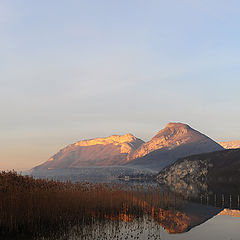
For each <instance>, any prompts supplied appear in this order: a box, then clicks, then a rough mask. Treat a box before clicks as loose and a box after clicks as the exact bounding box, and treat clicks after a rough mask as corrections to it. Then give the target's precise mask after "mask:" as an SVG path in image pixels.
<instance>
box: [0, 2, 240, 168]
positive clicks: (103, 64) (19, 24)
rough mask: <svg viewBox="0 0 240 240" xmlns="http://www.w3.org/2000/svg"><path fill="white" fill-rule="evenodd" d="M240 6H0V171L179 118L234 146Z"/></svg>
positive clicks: (239, 118)
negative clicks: (77, 143) (67, 147)
mask: <svg viewBox="0 0 240 240" xmlns="http://www.w3.org/2000/svg"><path fill="white" fill-rule="evenodd" d="M239 23H240V2H239V1H237V0H236V1H231V0H225V1H223V0H208V1H207V0H198V1H197V0H195V1H192V0H168V1H161V0H155V1H150V0H147V1H146V0H144V1H143V0H121V1H113V0H108V1H106V0H101V1H99V0H88V1H87V0H86V1H83V0H82V1H81V0H51V1H49V0H41V1H32V0H21V1H19V0H15V1H14V0H0V109H1V115H0V116H1V117H0V132H1V134H0V169H1V168H4V169H7V168H8V169H9V168H15V169H21V168H31V167H33V166H35V165H36V164H38V163H40V162H43V161H45V160H47V159H48V158H49V157H50V156H51V155H52V154H54V153H55V152H56V151H57V150H58V149H59V148H62V147H64V146H65V145H67V144H70V143H72V142H75V141H78V140H81V139H86V138H93V137H95V136H96V137H99V136H108V135H112V134H124V133H127V132H131V133H133V134H134V135H135V136H137V137H140V138H143V139H144V140H148V139H150V138H151V137H152V136H153V135H155V134H156V132H157V131H158V130H160V129H161V128H163V127H164V126H165V125H166V124H167V122H170V121H180V122H185V123H188V124H189V125H191V126H192V127H193V128H196V129H198V130H199V131H201V132H203V133H205V134H207V135H208V136H210V137H212V138H213V139H215V140H233V139H240V111H239V104H240V94H239V91H240V81H239V76H240V46H239V43H240V27H239Z"/></svg>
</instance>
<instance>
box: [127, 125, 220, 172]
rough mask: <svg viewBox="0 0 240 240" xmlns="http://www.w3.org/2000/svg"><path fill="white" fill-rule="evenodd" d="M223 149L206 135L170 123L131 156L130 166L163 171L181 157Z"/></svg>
mask: <svg viewBox="0 0 240 240" xmlns="http://www.w3.org/2000/svg"><path fill="white" fill-rule="evenodd" d="M222 149H223V148H222V147H221V146H220V145H219V144H218V143H216V142H214V141H213V140H212V139H210V138H209V137H207V136H205V135H204V134H202V133H200V132H198V131H196V130H194V129H192V128H191V127H190V126H188V125H186V124H183V123H169V124H167V126H166V127H165V128H164V129H162V130H161V131H160V132H158V134H157V135H156V136H154V137H153V138H152V139H151V140H150V141H149V142H146V143H144V144H143V145H142V146H141V147H139V148H138V149H137V150H136V151H134V152H132V153H131V154H130V158H131V159H133V160H132V161H131V162H129V163H128V164H129V165H139V166H146V167H149V168H154V169H158V170H161V169H162V168H163V167H165V166H167V165H169V164H171V163H173V162H175V161H176V160H177V159H178V158H180V157H185V156H189V155H192V154H197V153H203V152H212V151H218V150H222Z"/></svg>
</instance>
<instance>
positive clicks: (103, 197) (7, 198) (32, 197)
mask: <svg viewBox="0 0 240 240" xmlns="http://www.w3.org/2000/svg"><path fill="white" fill-rule="evenodd" d="M177 203H179V201H176V196H174V197H173V196H172V195H169V194H166V193H161V192H160V191H159V190H156V189H155V190H153V189H152V188H148V189H143V187H139V186H137V187H129V186H126V185H121V184H91V183H87V182H83V183H71V182H69V181H68V182H60V181H53V180H45V179H34V178H33V177H29V176H21V175H18V174H17V173H16V172H14V171H10V172H1V173H0V236H20V235H24V236H36V235H45V234H46V235H51V234H52V233H55V232H58V233H61V232H63V233H64V232H66V231H67V230H68V229H69V228H71V227H73V226H76V225H87V224H91V223H92V222H93V221H94V219H97V221H100V220H106V219H108V220H109V219H110V220H124V221H128V220H129V221H130V220H131V218H139V217H142V216H143V215H144V214H149V215H151V214H154V213H153V212H154V209H159V208H161V207H165V208H166V207H169V206H171V207H174V208H176V207H177Z"/></svg>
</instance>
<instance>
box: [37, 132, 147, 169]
mask: <svg viewBox="0 0 240 240" xmlns="http://www.w3.org/2000/svg"><path fill="white" fill-rule="evenodd" d="M143 143H144V141H142V140H141V139H139V138H136V137H134V136H133V135H132V134H126V135H123V136H121V135H112V136H110V137H106V138H94V139H90V140H82V141H79V142H76V143H74V144H71V145H68V146H67V147H65V148H63V149H61V150H60V151H59V152H58V153H56V154H55V155H53V156H52V157H51V158H49V160H48V161H47V162H45V163H43V164H41V165H39V166H37V167H35V168H34V169H33V170H46V169H62V168H77V167H85V166H112V165H122V164H124V163H126V162H127V161H128V160H129V155H130V154H131V153H132V152H133V151H135V150H136V149H138V148H139V147H140V146H141V145H142V144H143Z"/></svg>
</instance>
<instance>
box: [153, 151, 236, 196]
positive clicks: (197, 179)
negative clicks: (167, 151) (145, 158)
mask: <svg viewBox="0 0 240 240" xmlns="http://www.w3.org/2000/svg"><path fill="white" fill-rule="evenodd" d="M239 173H240V149H229V150H223V151H217V152H211V153H205V154H199V155H193V156H189V157H185V158H181V159H179V160H177V161H176V162H175V163H174V164H172V165H170V166H168V167H166V168H164V169H163V170H162V171H161V172H160V173H159V174H158V177H157V179H158V181H159V182H160V183H162V184H166V185H168V186H169V187H170V189H171V190H172V191H176V192H181V193H183V194H184V195H185V196H186V195H199V193H201V192H205V191H206V192H207V191H217V190H218V189H221V193H224V191H225V190H223V189H224V186H227V189H230V188H232V189H235V190H234V191H232V192H238V190H239V183H240V180H239ZM227 189H226V190H227ZM236 189H238V190H236Z"/></svg>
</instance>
